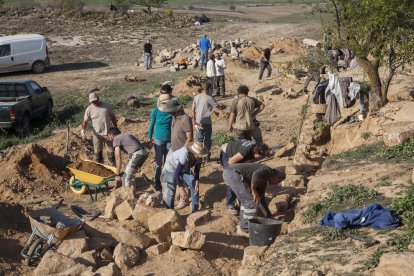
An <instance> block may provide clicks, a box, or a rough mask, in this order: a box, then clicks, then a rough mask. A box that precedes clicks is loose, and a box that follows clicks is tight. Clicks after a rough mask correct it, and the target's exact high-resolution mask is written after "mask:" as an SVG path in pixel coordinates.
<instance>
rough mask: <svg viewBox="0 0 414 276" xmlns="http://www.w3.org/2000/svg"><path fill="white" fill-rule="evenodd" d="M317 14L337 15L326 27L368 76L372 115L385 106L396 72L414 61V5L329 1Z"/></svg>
mask: <svg viewBox="0 0 414 276" xmlns="http://www.w3.org/2000/svg"><path fill="white" fill-rule="evenodd" d="M314 10H315V11H318V12H321V13H329V14H332V15H333V20H332V21H330V22H329V24H328V25H327V26H325V27H327V28H328V29H331V30H332V32H333V35H332V40H333V43H334V44H335V45H337V46H344V47H348V48H350V49H352V51H354V52H355V55H356V59H357V61H358V63H359V65H360V66H361V68H362V69H363V70H364V72H365V73H367V75H368V77H369V80H370V84H371V88H372V91H371V95H370V109H371V111H376V110H378V109H379V108H380V107H382V106H384V105H385V104H386V103H387V94H388V90H389V86H390V83H391V81H392V79H393V77H394V76H395V73H396V71H397V70H398V69H399V68H401V67H403V66H404V65H406V64H409V63H411V62H412V61H414V55H413V53H414V1H413V0H327V1H326V3H324V4H318V5H316V6H315V9H314ZM382 66H383V67H384V68H385V69H386V74H385V76H384V77H381V75H380V68H381V67H382Z"/></svg>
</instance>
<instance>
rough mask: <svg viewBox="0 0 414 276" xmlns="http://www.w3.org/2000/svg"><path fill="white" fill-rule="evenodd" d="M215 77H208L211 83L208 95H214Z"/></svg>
mask: <svg viewBox="0 0 414 276" xmlns="http://www.w3.org/2000/svg"><path fill="white" fill-rule="evenodd" d="M214 79H215V77H212V78H210V77H207V81H208V83H209V84H210V89H209V90H208V95H210V96H213V88H214Z"/></svg>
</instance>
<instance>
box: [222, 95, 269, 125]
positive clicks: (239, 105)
mask: <svg viewBox="0 0 414 276" xmlns="http://www.w3.org/2000/svg"><path fill="white" fill-rule="evenodd" d="M260 105H262V102H261V101H259V100H258V99H256V98H252V97H249V96H246V97H245V96H243V97H239V98H237V99H235V100H234V101H233V103H232V105H231V107H230V112H232V113H234V114H236V121H235V123H234V128H235V129H240V130H251V129H254V128H255V125H254V123H253V117H252V113H253V112H254V111H255V110H256V109H257V108H258V107H260Z"/></svg>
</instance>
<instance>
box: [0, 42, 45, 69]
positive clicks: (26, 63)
mask: <svg viewBox="0 0 414 276" xmlns="http://www.w3.org/2000/svg"><path fill="white" fill-rule="evenodd" d="M49 65H50V59H49V52H48V49H47V45H46V39H45V38H44V36H42V35H37V34H27V35H11V36H3V37H0V73H8V72H15V71H25V70H32V71H33V73H36V74H40V73H43V72H44V71H45V70H46V68H47V67H49Z"/></svg>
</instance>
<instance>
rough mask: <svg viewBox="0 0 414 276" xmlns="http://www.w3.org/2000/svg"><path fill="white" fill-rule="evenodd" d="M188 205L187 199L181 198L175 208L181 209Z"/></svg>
mask: <svg viewBox="0 0 414 276" xmlns="http://www.w3.org/2000/svg"><path fill="white" fill-rule="evenodd" d="M187 205H188V203H187V201H186V200H184V199H180V201H179V202H178V204H177V206H175V207H174V209H175V210H181V209H183V208H185V207H186V206H187Z"/></svg>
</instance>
